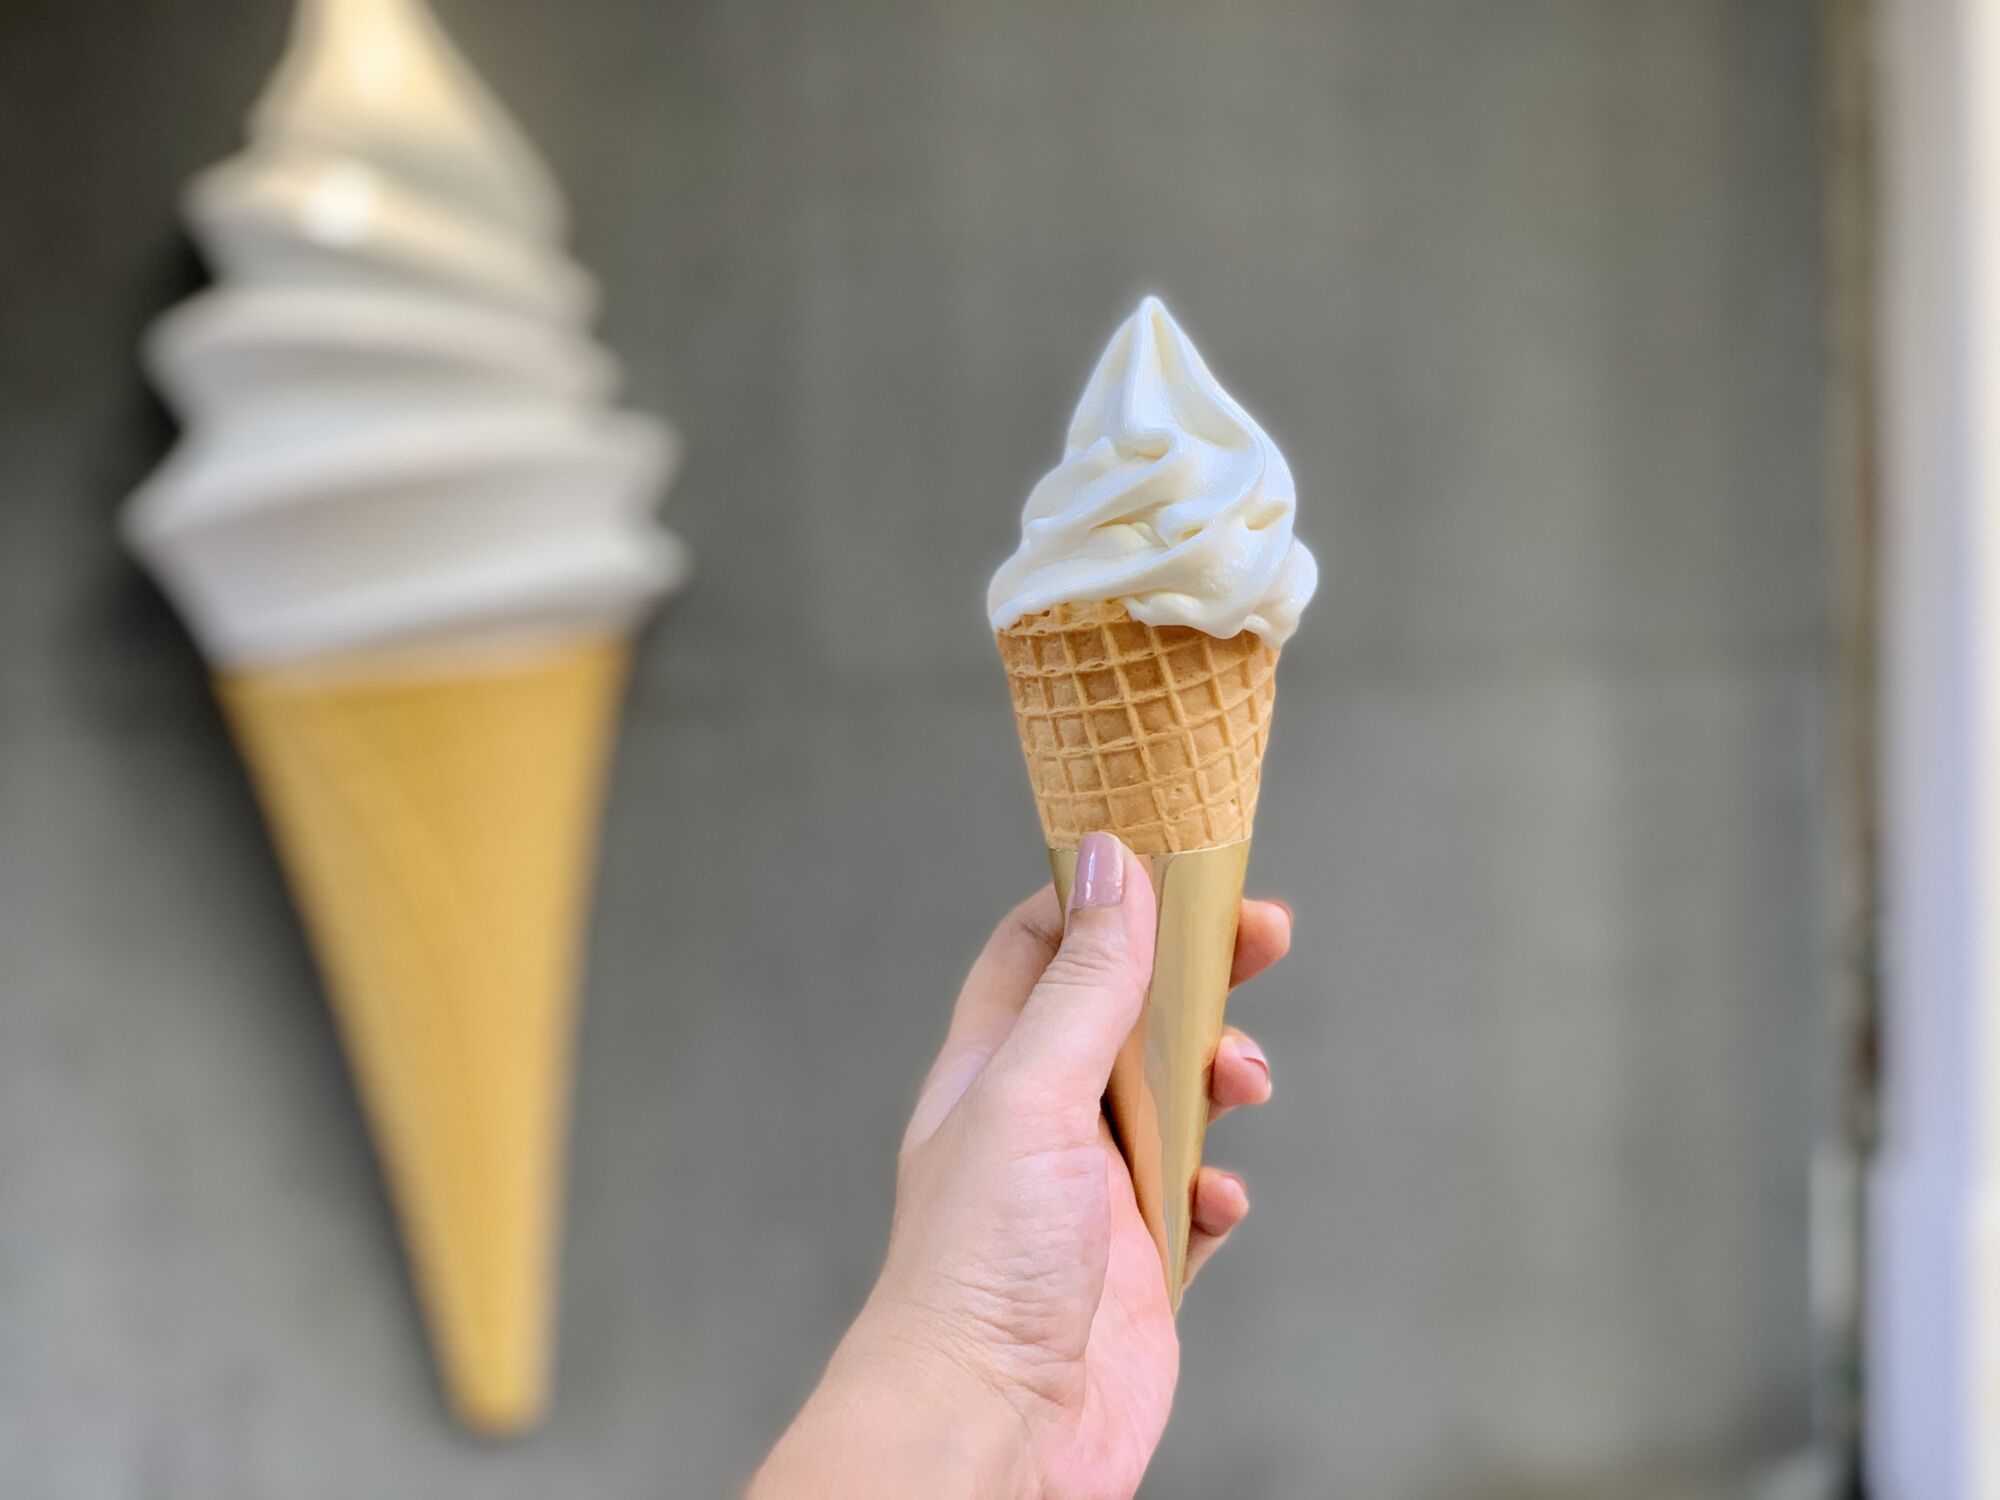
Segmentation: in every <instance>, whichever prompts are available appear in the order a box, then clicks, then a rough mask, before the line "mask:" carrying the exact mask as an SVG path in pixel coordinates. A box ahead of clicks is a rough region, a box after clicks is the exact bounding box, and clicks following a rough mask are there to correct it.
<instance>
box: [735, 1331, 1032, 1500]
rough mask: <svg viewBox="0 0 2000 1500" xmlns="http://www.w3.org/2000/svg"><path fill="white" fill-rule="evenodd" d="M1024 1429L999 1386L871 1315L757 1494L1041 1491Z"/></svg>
mask: <svg viewBox="0 0 2000 1500" xmlns="http://www.w3.org/2000/svg"><path fill="white" fill-rule="evenodd" d="M1033 1473H1034V1470H1033V1464H1032V1460H1031V1455H1030V1452H1029V1433H1028V1427H1027V1424H1026V1422H1025V1421H1024V1420H1023V1419H1022V1417H1021V1415H1020V1414H1019V1413H1018V1412H1017V1411H1016V1410H1015V1409H1014V1408H1013V1407H1012V1406H1011V1405H1010V1404H1009V1403H1008V1402H1007V1401H1006V1399H1005V1398H1004V1397H1003V1396H1001V1395H1000V1393H999V1392H998V1391H997V1390H995V1389H994V1388H993V1387H992V1386H990V1385H987V1384H986V1383H984V1382H982V1381H980V1380H978V1379H977V1378H976V1377H975V1376H973V1375H971V1374H970V1373H968V1372H967V1371H966V1370H964V1369H962V1368H959V1367H958V1366H956V1365H955V1364H954V1363H953V1362H952V1361H951V1360H950V1359H949V1358H948V1357H947V1356H945V1355H944V1354H942V1353H941V1352H940V1351H937V1350H935V1349H932V1348H930V1347H928V1345H927V1344H925V1343H923V1342H921V1341H917V1340H913V1339H911V1338H908V1337H905V1336H902V1335H900V1334H899V1333H897V1332H896V1331H895V1326H894V1320H893V1319H889V1318H886V1317H882V1316H879V1315H876V1314H875V1310H873V1309H871V1310H870V1311H867V1312H864V1313H863V1314H862V1317H861V1319H860V1320H859V1321H857V1322H856V1323H855V1325H854V1327H853V1328H852V1329H851V1330H849V1333H848V1336H847V1337H846V1338H845V1339H844V1340H842V1342H841V1345H840V1348H839V1349H838V1350H837V1351H836V1352H835V1354H834V1357H833V1361H832V1363H831V1364H829V1365H828V1367H827V1372H826V1375H825V1376H824V1377H823V1378H822V1379H821V1381H820V1384H819V1386H818V1388H817V1389H816V1390H815V1391H814V1392H813V1394H812V1396H811V1398H810V1399H809V1400H808V1401H807V1402H806V1406H805V1409H804V1410H803V1411H801V1412H800V1413H799V1417H798V1420H797V1421H795V1422H794V1423H793V1424H792V1426H791V1428H790V1430H789V1431H787V1432H786V1434H785V1436H784V1438H783V1439H782V1440H781V1441H780V1442H779V1444H778V1446H777V1448H776V1449H775V1450H774V1451H773V1452H772V1454H771V1457H770V1459H769V1460H768V1461H767V1462H766V1464H765V1465H764V1467H763V1469H762V1470H761V1471H759V1473H758V1476H757V1479H756V1480H755V1481H754V1482H753V1484H752V1486H751V1489H750V1500H789V1497H791V1496H794V1495H798V1496H806V1495H810V1496H812V1497H814V1500H845V1497H848V1496H855V1497H862V1496H866V1497H869V1500H897V1497H901V1496H905V1495H907V1496H911V1497H922V1500H1014V1497H1016V1496H1025V1495H1032V1494H1034V1493H1036V1489H1035V1485H1034V1483H1033Z"/></svg>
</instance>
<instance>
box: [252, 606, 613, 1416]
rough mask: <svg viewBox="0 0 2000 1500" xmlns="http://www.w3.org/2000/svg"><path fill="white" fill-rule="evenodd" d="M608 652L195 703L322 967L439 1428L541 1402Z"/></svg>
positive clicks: (609, 721) (603, 750)
mask: <svg viewBox="0 0 2000 1500" xmlns="http://www.w3.org/2000/svg"><path fill="white" fill-rule="evenodd" d="M624 664H625V652H624V651H623V650H622V649H619V648H616V647H611V646H594V647H585V648H573V649H566V650H563V651H560V652H553V653H549V654H547V655H545V656H535V657H531V658H529V659H528V660H525V661H511V662H509V663H508V664H506V665H495V666H493V667H492V668H491V669H490V670H486V671H476V670H475V671H469V672H468V671H465V670H463V669H461V670H460V671H458V672H457V673H456V674H455V675H451V676H443V677H439V676H431V675H427V674H425V673H423V672H421V671H418V672H411V673H408V674H391V675H388V676H383V675H380V674H377V675H373V676H361V675H351V674H350V673H348V672H346V671H343V670H339V669H333V670H328V669H325V668H319V669H312V668H308V669H304V670H294V671H290V672H284V671H277V672H261V673H244V674H238V675H234V676H230V677H225V678H223V679H221V681H220V682H219V684H218V690H219V693H220V696H221V699H222V702H223V705H224V707H225V709H226V710H227V712H228V716H229V719H230V723H231V725H232V727H233V729H234V731H235V734H236V737H237V740H238V742H239V743H240V745H241V746H242V750H243V755H244V759H245V761H246V763H247V764H248V766H249V768H250V771H251V775H252V778H253V780H254V781H255V783H256V787H257V793H258V798H259V800H260V801H261V803H262V804H263V807H264V811H265V815H266V817H267V819H268V820H269V823H270V827H271V831H272V835H273V838H274V839H275V840H276V842H277V845H278V850H279V854H280V856H281V858H282V860H283V862H284V865H285V869H286V871H287V874H288V876H289V878H290V880H291V882H292V885H293V888H294V890H295V892H296V894H297V898H298V902H299V908H300V910H301V912H302V913H303V914H304V919H305V922H306V926H307V928H308V931H309V935H310V937H311V940H312V944H313V948H314V951H315V952H316V953H317V955H318V957H319V962H320V967H321V969H322V970H323V972H324V973H325V976H326V983H327V990H328V995H329V997H330V999H331V1001H332V1003H333V1006H334V1012H335V1015H336V1018H337V1020H338V1024H339V1028H340V1035H341V1039H342V1042H343V1044H344V1045H345V1047H346V1049H347V1054H348V1058H349V1061H350V1063H351V1065H352V1066H353V1069H354V1073H355V1079H356V1084H357V1086H358V1088H359V1091H360V1094H361V1099H362V1103H363V1107H364V1108H365V1109H366V1111H367V1114H368V1118H369V1123H370V1125H371V1127H372V1129H373V1132H374V1135H375V1140H376V1143H377V1148H378V1149H379V1151H380V1153H381V1156H382V1162H383V1168H384V1172H385V1175H386V1176H387V1179H388V1183H389V1188H390V1191H391V1193H392V1194H393V1195H394V1198H395V1201H396V1207H397V1213H398V1216H399V1218H400V1220H401V1222H402V1225H403V1232H404V1236H405V1239H406V1242H407V1245H408V1250H409V1256H410V1261H411V1265H412V1267H413V1270H414V1273H415V1276H416V1280H417V1285H418V1289H419V1291H420V1293H421V1301H422V1305H423V1309H424V1313H425V1316H426V1318H427V1319H428V1321H429V1324H430V1330H431V1338H432V1341H433V1343H434V1345H435V1347H436V1349H437V1354H438V1359H439V1362H440V1364H441V1366H442V1367H443V1370H444V1375H445V1383H446V1386H447V1388H448V1389H449V1390H450V1392H451V1394H452V1399H453V1404H454V1406H455V1407H456V1409H457V1411H458V1413H459V1415H460V1416H461V1417H462V1418H463V1420H464V1421H465V1422H466V1423H467V1424H468V1425H470V1426H472V1427H475V1428H479V1429H482V1430H488V1431H498V1432H505V1431H512V1430H516V1429H518V1428H521V1427H523V1426H526V1425H528V1424H530V1423H532V1422H533V1421H534V1420H535V1419H536V1418H537V1417H538V1416H539V1415H540V1414H541V1411H542V1408H543V1406H544V1404H545V1402H546V1400H547V1385H548V1371H549V1339H550V1332H551V1329H552V1328H553V1326H554V1306H553V1297H554V1290H555V1263H556V1234H557V1225H558V1222H559V1221H558V1212H559V1206H560V1204H561V1201H562V1191H561V1183H562V1152H563V1138H564V1122H565V1119H566V1116H567V1111H568V1095H569V1079H570V1053H571V1035H572V1031H573V1029H574V1026H575V1004H576V993H577V984H576V978H577V974H576V970H577V961H578V951H579V944H580V939H581V937H582V927H583V921H584V915H585V911H586V903H587V896H588V892H589V887H590V872H591V867H592V863H593V854H594V846H595V837H594V835H595V830H596V827H597V814H598V800H599V797H600V794H601V791H602V785H603V779H604V769H605V763H606V759H607V756H608V752H609V749H610V741H611V735H612V731H613V728H614V722H615V716H616V712H617V706H618V695H619V689H620V686H621V683H622V679H623V675H624Z"/></svg>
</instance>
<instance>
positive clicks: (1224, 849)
mask: <svg viewBox="0 0 2000 1500" xmlns="http://www.w3.org/2000/svg"><path fill="white" fill-rule="evenodd" d="M999 643H1000V655H1001V659H1002V660H1003V661H1004V662H1005V664H1006V668H1007V676H1008V683H1009V687H1010V689H1011V691H1012V696H1013V702H1014V718H1015V724H1016V727H1017V728H1018V729H1019V731H1020V735H1021V749H1022V753H1023V754H1024V755H1025V757H1026V758H1027V763H1028V774H1029V778H1030V780H1031V781H1032V782H1033V784H1034V789H1035V801H1036V804H1037V806H1038V807H1039V809H1040V811H1041V818H1042V829H1043V832H1044V834H1045V835H1046V837H1047V840H1048V844H1049V851H1050V861H1051V864H1052V866H1053V868H1054V870H1055V878H1056V888H1057V891H1058V892H1059V893H1060V894H1061V896H1062V897H1063V901H1064V904H1065V905H1067V904H1068V897H1069V879H1070V875H1071V873H1072V872H1073V870H1074V868H1075V862H1076V846H1077V843H1078V841H1079V840H1081V838H1082V837H1083V835H1084V834H1086V833H1089V832H1093V831H1103V832H1108V833H1115V834H1117V835H1118V837H1119V838H1120V839H1122V840H1123V841H1124V842H1125V844H1126V845H1127V846H1128V847H1129V848H1131V849H1132V850H1133V852H1134V853H1136V854H1140V855H1143V856H1145V857H1146V859H1147V863H1148V866H1149V868H1150V869H1151V872H1152V876H1153V886H1154V892H1155V894H1156V895H1157V897H1158V898H1159V932H1158V940H1157V943H1156V946H1155V953H1154V960H1153V981H1152V985H1151V988H1150V990H1149V992H1148V994H1147V998H1146V1008H1145V1011H1144V1013H1143V1014H1142V1015H1141V1017H1140V1020H1139V1024H1138V1026H1137V1027H1136V1028H1135V1029H1134V1030H1133V1033H1132V1036H1131V1038H1130V1040H1129V1041H1128V1042H1127V1043H1126V1046H1125V1049H1124V1051H1123V1052H1122V1053H1121V1054H1120V1056H1119V1059H1118V1062H1117V1064H1116V1066H1115V1067H1114V1068H1113V1070H1112V1075H1111V1085H1110V1088H1109V1090H1108V1092H1107V1095H1106V1098H1107V1102H1108V1104H1109V1107H1110V1113H1111V1120H1112V1125H1113V1127H1114V1129H1115V1130H1116V1132H1117V1135H1118V1142H1119V1146H1120V1149H1121V1150H1122V1151H1123V1152H1124V1154H1125V1159H1126V1162H1127V1164H1128V1165H1129V1166H1130V1167H1131V1169H1132V1185H1133V1191H1134V1195H1135V1196H1136V1197H1137V1199H1138V1203H1139V1211H1140V1213H1141V1215H1142V1216H1143V1217H1144V1218H1145V1220H1146V1226H1147V1228H1148V1229H1150V1230H1151V1231H1152V1233H1153V1238H1154V1240H1155V1242H1156V1243H1157V1244H1158V1245H1159V1247H1160V1261H1161V1266H1162V1269H1163V1270H1164V1272H1165V1275H1166V1279H1167V1294H1168V1297H1169V1299H1170V1300H1171V1301H1172V1302H1173V1304H1174V1305H1175V1307H1179V1305H1180V1294H1181V1286H1182V1283H1183V1282H1184V1280H1185V1279H1186V1271H1187V1248H1188V1233H1189V1228H1190V1218H1191V1214H1192V1206H1193V1205H1192V1195H1193V1190H1194V1179H1195V1173H1196V1172H1197V1171H1198V1170H1199V1169H1200V1167H1201V1151H1202V1139H1203V1136H1204V1134H1205V1132H1206V1130H1207V1125H1208V1079H1209V1071H1210V1068H1211V1067H1212V1066H1213V1064H1214V1061H1215V1048H1216V1044H1217V1043H1218V1042H1219V1041H1220V1039H1221V1035H1222V1013H1223V1004H1224V1001H1225V999H1226V997H1227V995H1228V993H1229V970H1230V962H1231V958H1232V955H1233V953H1234V949H1235V945H1236V920H1237V914H1238V912H1239V910H1240V908H1241V905H1242V900H1243V873H1244V869H1245V866H1246V865H1247V864H1248V861H1249V853H1250V842H1249V840H1250V832H1251V824H1252V822H1253V821H1254V819H1255V817H1256V812H1257V788H1258V781H1259V777H1260V774H1261V771H1262V768H1263V760H1264V747H1265V743H1266V740H1267V738H1268V736H1269V733H1270V724H1271V705H1272V700H1273V689H1274V686H1275V670H1276V667H1277V661H1278V652H1277V650H1276V648H1274V647H1271V646H1269V645H1266V644H1265V643H1264V642H1263V641H1262V640H1261V639H1259V638H1258V637H1257V636H1255V635H1252V634H1250V633H1249V632H1244V633H1243V634H1240V635H1237V636H1234V637H1232V638H1230V639H1228V640H1218V639H1216V638H1215V637H1214V636H1211V635H1208V634H1207V633H1206V632H1204V631H1200V630H1195V629H1192V628H1189V627H1186V626H1167V627H1160V628H1156V627H1153V626H1150V625H1144V624H1141V623H1139V622H1138V621H1136V620H1134V619H1132V618H1131V616H1130V615H1129V614H1127V613H1126V612H1125V610H1124V609H1122V608H1121V607H1119V606H1117V605H1110V604H1105V605H1061V606H1058V607H1057V608H1055V609H1053V610H1048V611H1045V612H1044V613H1042V614H1039V615H1035V616H1032V617H1030V618H1029V619H1026V620H1022V621H1020V622H1018V623H1017V624H1015V625H1012V626H1009V627H1008V628H1007V629H1005V630H1002V631H1001V632H999Z"/></svg>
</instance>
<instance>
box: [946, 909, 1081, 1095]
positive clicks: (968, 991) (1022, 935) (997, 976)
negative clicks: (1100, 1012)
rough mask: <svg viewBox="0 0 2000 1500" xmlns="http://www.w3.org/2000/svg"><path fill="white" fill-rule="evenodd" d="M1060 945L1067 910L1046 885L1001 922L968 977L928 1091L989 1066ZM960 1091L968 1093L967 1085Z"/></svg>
mask: <svg viewBox="0 0 2000 1500" xmlns="http://www.w3.org/2000/svg"><path fill="white" fill-rule="evenodd" d="M1060 944H1062V908H1060V906H1058V904H1056V888H1054V886H1042V888H1040V890H1038V892H1034V894H1032V896H1030V898H1028V900H1024V902H1022V904H1020V906H1016V908H1014V910H1012V912H1008V914H1006V916H1004V918H1002V920H1000V926H998V928H994V934H992V936H990V938H988V940H986V948H982V950H980V956H978V958H976V960H974V964H972V972H970V974H966V984H964V988H962V990H960V992H958V1004H956V1006H954V1008H952V1024H950V1030H946V1036H944V1046H942V1048H940V1052H938V1060H936V1064H932V1070H930V1078H928V1080H926V1084H924V1090H926V1092H930V1088H932V1086H934V1084H936V1082H940V1080H944V1078H950V1076H960V1074H962V1076H964V1080H966V1082H970V1080H972V1076H976V1074H978V1070H980V1068H984V1066H986V1058H990V1056H992V1054H994V1048H998V1046H1000V1042H1002V1040H1006V1034H1008V1032H1010V1030H1014V1020H1016V1018H1018V1016H1020V1008H1022V1006H1024V1004H1028V992H1030V990H1034V982H1036V980H1038V978H1042V970H1046V968H1048V960H1050V958H1054V956H1056V948H1058V946H1060ZM958 1092H964V1086H962V1084H960V1090H958Z"/></svg>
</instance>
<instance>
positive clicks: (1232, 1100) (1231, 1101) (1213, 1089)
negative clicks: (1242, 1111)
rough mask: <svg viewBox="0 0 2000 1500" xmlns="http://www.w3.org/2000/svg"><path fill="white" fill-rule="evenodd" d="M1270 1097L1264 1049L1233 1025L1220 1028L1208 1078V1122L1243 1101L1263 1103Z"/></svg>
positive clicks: (1221, 1115) (1268, 1065) (1269, 1073)
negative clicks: (1212, 1066) (1213, 1063)
mask: <svg viewBox="0 0 2000 1500" xmlns="http://www.w3.org/2000/svg"><path fill="white" fill-rule="evenodd" d="M1270 1097H1271V1064H1270V1063H1269V1061H1267V1060H1266V1058H1265V1056H1264V1049H1263V1048H1262V1047H1260V1046H1258V1045H1257V1044H1256V1043H1255V1042H1254V1041H1252V1040H1251V1039H1250V1038H1249V1037H1247V1036H1245V1035H1244V1034H1243V1033H1242V1032H1240V1031H1238V1030H1237V1029H1236V1028H1235V1027H1234V1026H1225V1027H1223V1028H1222V1040H1221V1042H1219V1043H1218V1044H1217V1045H1216V1048H1215V1067H1214V1069H1213V1070H1212V1071H1211V1072H1210V1074H1209V1079H1208V1100H1209V1103H1208V1119H1209V1123H1210V1124H1214V1123H1215V1122H1216V1121H1217V1120H1219V1119H1221V1118H1222V1117H1223V1116H1224V1115H1226V1114H1228V1113H1229V1112H1230V1111H1231V1110H1232V1109H1239V1108H1241V1107H1242V1106H1244V1105H1246V1104H1263V1103H1266V1102H1268V1101H1269V1099H1270Z"/></svg>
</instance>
